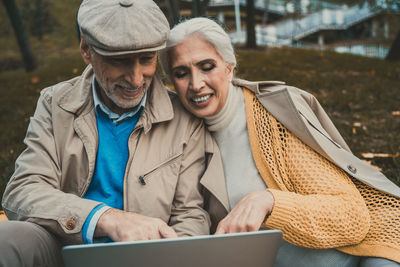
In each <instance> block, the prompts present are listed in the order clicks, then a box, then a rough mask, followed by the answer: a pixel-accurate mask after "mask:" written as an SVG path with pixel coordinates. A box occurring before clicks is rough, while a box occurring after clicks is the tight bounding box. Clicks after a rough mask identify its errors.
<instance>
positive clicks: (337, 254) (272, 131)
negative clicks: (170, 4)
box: [160, 18, 400, 266]
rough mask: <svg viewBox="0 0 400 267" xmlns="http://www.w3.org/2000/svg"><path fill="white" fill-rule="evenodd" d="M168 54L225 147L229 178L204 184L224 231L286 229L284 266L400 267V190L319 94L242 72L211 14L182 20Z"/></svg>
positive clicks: (189, 104) (164, 57)
mask: <svg viewBox="0 0 400 267" xmlns="http://www.w3.org/2000/svg"><path fill="white" fill-rule="evenodd" d="M160 61H161V64H162V67H163V69H164V71H165V73H166V74H167V75H168V76H169V78H170V79H171V81H172V83H173V85H174V87H175V89H176V91H177V93H178V95H179V98H180V100H181V101H182V103H183V105H184V106H185V107H186V109H187V110H188V111H189V112H191V113H193V114H194V115H195V116H197V117H199V118H203V119H204V122H205V123H206V125H207V126H208V129H209V131H211V133H212V134H213V137H214V138H215V140H216V143H217V144H218V147H219V149H220V152H221V158H222V165H223V170H224V173H225V177H226V181H222V182H221V181H213V182H206V183H205V182H203V185H204V187H205V188H206V191H207V192H206V196H207V201H208V207H207V208H208V210H209V212H210V215H211V217H212V220H213V223H214V225H217V226H216V231H215V233H216V234H222V233H232V232H243V231H254V230H258V229H259V228H260V227H267V228H270V229H280V230H282V232H283V237H284V239H285V240H286V241H287V242H285V243H284V244H283V245H282V247H281V248H280V250H279V253H278V256H277V260H276V266H357V264H358V263H359V262H360V260H361V265H362V266H377V264H378V265H380V266H382V265H383V264H388V265H387V266H392V265H393V266H399V265H398V264H397V263H396V262H400V235H399V232H400V219H399V216H400V211H399V209H400V201H399V196H400V189H399V188H398V187H397V186H396V185H394V184H393V183H392V182H390V181H389V180H388V179H387V178H386V177H385V176H384V175H383V174H381V173H380V172H378V171H377V170H376V169H375V168H372V167H370V166H368V165H367V164H365V163H363V162H362V161H360V160H359V159H357V158H356V157H355V156H354V155H353V154H352V153H351V152H350V149H349V148H348V146H347V144H346V143H345V141H344V140H343V138H342V137H341V135H340V134H339V132H338V131H337V129H336V128H335V126H334V125H333V123H332V122H331V120H330V119H329V117H328V116H327V115H326V113H325V112H324V110H323V109H322V107H321V106H320V105H319V103H318V101H317V100H316V99H315V98H314V97H313V96H312V95H310V94H309V93H306V92H304V91H302V90H300V89H297V88H294V87H291V86H286V85H285V84H284V83H282V82H274V81H267V82H249V81H245V80H240V79H236V78H234V70H235V67H236V58H235V55H234V51H233V48H232V45H231V43H230V39H229V36H228V35H227V34H226V32H225V31H224V30H223V29H222V28H221V27H220V26H219V25H218V24H217V23H215V22H214V21H212V20H210V19H207V18H194V19H190V20H187V21H185V22H183V23H181V24H179V25H177V26H175V28H173V29H172V31H171V35H170V38H169V41H168V43H167V48H166V49H165V50H164V51H162V52H161V54H160ZM214 149H215V150H218V148H214ZM213 167H214V168H217V167H218V166H213ZM214 230H215V227H214ZM359 256H363V257H359ZM385 258H386V259H385ZM387 259H389V260H387ZM385 266H386V265H385Z"/></svg>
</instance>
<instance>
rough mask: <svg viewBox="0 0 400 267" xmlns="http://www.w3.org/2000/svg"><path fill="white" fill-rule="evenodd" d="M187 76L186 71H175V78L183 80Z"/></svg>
mask: <svg viewBox="0 0 400 267" xmlns="http://www.w3.org/2000/svg"><path fill="white" fill-rule="evenodd" d="M186 74H187V72H186V71H175V72H174V76H175V78H178V79H182V78H183V77H185V75H186Z"/></svg>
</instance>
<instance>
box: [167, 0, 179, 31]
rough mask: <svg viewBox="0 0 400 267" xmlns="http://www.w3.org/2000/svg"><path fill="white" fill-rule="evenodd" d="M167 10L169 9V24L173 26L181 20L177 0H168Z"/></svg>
mask: <svg viewBox="0 0 400 267" xmlns="http://www.w3.org/2000/svg"><path fill="white" fill-rule="evenodd" d="M166 5H167V10H168V20H169V25H170V27H171V28H172V27H173V26H174V25H175V24H177V23H178V22H179V18H180V14H179V5H178V1H177V0H166Z"/></svg>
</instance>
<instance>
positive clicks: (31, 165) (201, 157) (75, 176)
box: [2, 66, 223, 243]
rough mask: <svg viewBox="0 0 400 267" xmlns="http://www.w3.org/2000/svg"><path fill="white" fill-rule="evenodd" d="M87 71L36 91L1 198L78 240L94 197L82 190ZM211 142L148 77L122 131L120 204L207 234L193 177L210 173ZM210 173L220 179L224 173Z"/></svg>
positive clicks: (89, 106)
mask: <svg viewBox="0 0 400 267" xmlns="http://www.w3.org/2000/svg"><path fill="white" fill-rule="evenodd" d="M92 78H93V71H92V68H91V66H88V68H87V69H86V70H85V71H84V72H83V74H82V76H80V77H77V78H74V79H72V80H69V81H65V82H62V83H59V84H57V85H55V86H52V87H49V88H46V89H44V90H43V91H42V93H41V96H40V98H39V101H38V104H37V108H36V111H35V114H34V115H33V117H32V118H31V121H30V124H29V127H28V131H27V134H26V138H25V141H24V142H25V144H26V145H27V148H26V150H25V151H24V152H23V153H22V154H21V155H20V156H19V158H18V159H17V162H16V169H15V172H14V174H13V176H12V177H11V179H10V181H9V183H8V185H7V188H6V191H5V193H4V196H3V201H2V205H3V207H4V210H5V212H6V214H7V217H8V218H9V219H12V220H27V221H31V222H35V223H37V224H40V225H42V226H44V227H46V228H47V229H49V230H50V231H51V232H53V233H55V234H56V235H58V236H59V237H60V240H61V241H62V242H63V243H80V242H82V236H81V228H82V225H83V223H84V222H85V219H86V217H87V216H88V214H89V213H90V211H91V210H92V209H93V208H94V207H95V206H96V205H98V204H99V203H97V202H95V201H91V200H87V199H83V198H82V196H84V195H85V192H86V190H87V188H88V186H89V184H90V182H91V179H92V175H93V172H94V168H95V161H96V153H97V147H98V135H97V126H96V117H95V112H94V105H93V96H92V91H91V81H92ZM207 146H208V149H206V148H207ZM213 146H214V144H213V141H212V139H211V137H210V136H209V134H208V133H207V131H206V130H205V128H204V125H203V123H202V122H201V121H200V120H198V119H196V118H194V117H193V116H191V115H189V114H188V113H187V112H186V111H185V110H184V109H183V107H182V106H181V104H180V102H179V100H178V98H177V96H175V94H174V93H168V92H167V90H166V89H165V87H164V86H163V85H162V83H161V82H160V80H159V79H158V78H157V77H155V78H154V80H153V85H152V88H151V89H149V93H148V97H147V103H146V107H145V109H144V112H143V115H142V116H141V117H140V119H139V121H138V123H137V125H136V127H135V129H134V130H133V132H132V134H131V135H130V138H129V151H130V155H129V159H128V163H127V167H126V172H125V178H124V209H125V210H126V211H130V212H137V213H140V214H143V215H146V216H151V217H157V218H160V219H162V220H163V221H165V222H167V223H168V224H169V225H171V226H172V227H173V228H174V230H175V231H176V232H177V233H178V235H180V236H183V235H200V234H208V232H209V217H208V214H207V213H206V212H205V211H204V209H203V198H202V196H201V192H200V191H201V186H200V185H199V179H200V178H201V177H202V179H203V180H204V181H206V184H207V181H209V180H211V179H210V178H213V177H215V176H216V173H215V172H212V171H210V170H207V171H206V172H205V165H206V163H209V164H210V165H211V166H213V165H215V163H214V161H215V160H217V161H218V158H217V157H215V156H213V154H212V152H213V150H214V149H213ZM206 150H207V151H210V153H207V151H206ZM206 155H207V158H206ZM204 172H205V173H204ZM217 173H219V175H220V176H222V178H220V179H222V180H223V173H221V172H220V171H217ZM207 175H209V176H210V177H207ZM139 176H143V177H144V180H145V183H146V184H145V185H142V184H141V183H140V182H139ZM220 179H219V180H220Z"/></svg>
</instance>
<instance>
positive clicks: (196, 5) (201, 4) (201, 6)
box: [192, 0, 210, 18]
mask: <svg viewBox="0 0 400 267" xmlns="http://www.w3.org/2000/svg"><path fill="white" fill-rule="evenodd" d="M209 2H210V0H203V1H201V0H193V1H192V18H194V17H199V16H201V17H204V16H205V15H206V12H207V6H208V3H209Z"/></svg>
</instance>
